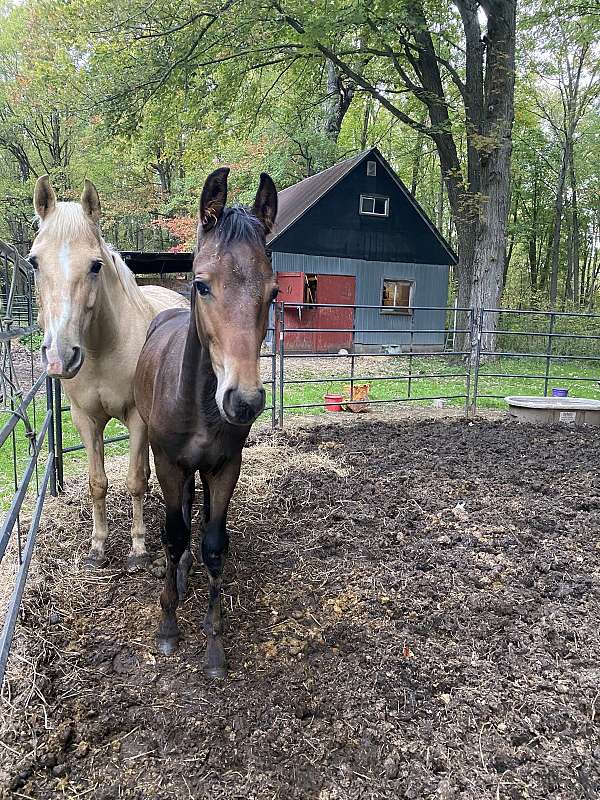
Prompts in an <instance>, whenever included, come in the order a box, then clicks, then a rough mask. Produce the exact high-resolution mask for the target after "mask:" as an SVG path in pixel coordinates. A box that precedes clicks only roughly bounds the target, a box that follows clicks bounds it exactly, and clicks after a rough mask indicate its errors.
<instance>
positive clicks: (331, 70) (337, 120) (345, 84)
mask: <svg viewBox="0 0 600 800" xmlns="http://www.w3.org/2000/svg"><path fill="white" fill-rule="evenodd" d="M325 69H326V71H327V99H326V101H325V134H326V136H328V137H329V138H330V139H331V140H332V141H333V142H337V140H338V137H339V135H340V131H341V129H342V122H343V121H344V117H345V116H346V112H347V111H348V109H349V108H350V103H351V102H352V99H353V97H354V92H355V89H356V87H355V84H354V81H352V80H350V79H348V78H344V79H342V77H341V76H340V75H339V74H338V72H337V70H336V68H335V64H334V63H333V61H331V60H330V59H329V58H327V59H326V60H325Z"/></svg>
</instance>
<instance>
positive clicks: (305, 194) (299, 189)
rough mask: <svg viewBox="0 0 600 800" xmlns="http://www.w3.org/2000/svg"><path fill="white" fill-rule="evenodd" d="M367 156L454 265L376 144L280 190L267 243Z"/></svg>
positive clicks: (438, 235)
mask: <svg viewBox="0 0 600 800" xmlns="http://www.w3.org/2000/svg"><path fill="white" fill-rule="evenodd" d="M367 158H375V159H377V160H378V161H379V162H380V164H381V165H382V166H383V167H384V169H386V170H387V172H388V173H389V174H390V176H391V177H392V178H393V180H394V181H395V183H396V185H397V186H398V188H399V189H400V191H401V193H402V194H403V195H404V198H405V199H406V201H407V202H408V203H410V204H411V205H412V206H413V207H414V208H415V209H416V211H417V212H418V214H419V215H420V216H421V217H422V219H423V221H424V222H425V224H426V225H427V227H428V228H429V230H430V231H431V233H432V234H433V236H435V238H436V239H437V240H438V241H439V243H440V244H441V245H442V247H443V248H444V249H445V250H446V252H447V253H448V256H449V259H450V263H453V264H456V262H457V261H458V259H457V256H456V253H455V252H454V251H453V250H452V248H451V247H450V245H449V244H448V242H447V241H446V240H445V239H444V237H443V236H442V234H441V233H440V232H439V231H438V229H437V228H436V227H435V225H434V224H433V222H432V221H431V220H430V219H429V217H428V216H427V214H426V213H425V211H424V210H423V209H422V208H421V206H420V205H419V203H418V202H417V201H416V200H415V198H414V197H413V196H412V194H411V193H410V192H409V191H408V189H407V188H406V186H405V185H404V183H403V182H402V181H401V180H400V178H399V177H398V175H397V174H396V173H395V171H394V170H393V169H392V167H391V165H390V164H389V163H388V162H387V161H386V159H385V158H384V157H383V156H382V155H381V153H380V152H379V150H378V148H377V147H370V148H369V149H368V150H364V151H363V152H362V153H359V154H358V155H356V156H352V158H347V159H346V160H345V161H340V163H339V164H334V166H333V167H329V169H326V170H323V172H318V173H317V174H316V175H311V176H310V177H309V178H305V179H304V180H303V181H300V182H299V183H295V184H294V185H293V186H289V187H288V188H287V189H282V190H281V191H280V192H279V193H278V210H277V219H276V222H275V227H274V229H273V231H272V232H271V234H270V235H269V236H268V237H267V243H268V244H269V245H272V244H273V243H274V242H275V241H276V240H277V239H278V238H279V237H280V236H281V235H282V234H283V233H284V232H285V231H286V230H287V229H288V228H290V227H291V226H292V225H293V224H294V223H295V222H297V221H298V220H299V219H300V218H301V217H302V216H303V215H304V214H305V213H306V212H307V211H308V210H309V209H310V208H312V207H313V206H314V205H315V204H316V203H318V201H319V200H320V199H321V198H322V197H323V196H324V195H325V194H327V192H329V190H330V189H332V188H333V187H334V186H336V184H338V183H339V182H340V181H341V180H342V178H344V177H345V176H346V175H348V173H349V172H351V171H352V170H353V169H354V168H355V167H357V166H358V165H359V164H360V163H361V162H362V161H365V160H366V159H367Z"/></svg>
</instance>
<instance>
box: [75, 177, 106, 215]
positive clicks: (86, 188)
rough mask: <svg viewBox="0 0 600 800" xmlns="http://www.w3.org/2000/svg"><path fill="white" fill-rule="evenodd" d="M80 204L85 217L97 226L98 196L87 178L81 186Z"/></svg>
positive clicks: (99, 209)
mask: <svg viewBox="0 0 600 800" xmlns="http://www.w3.org/2000/svg"><path fill="white" fill-rule="evenodd" d="M80 202H81V205H82V207H83V210H84V211H85V213H86V214H87V216H88V217H90V218H91V220H92V222H95V223H96V225H97V224H98V223H99V222H100V211H101V208H100V196H99V194H98V190H97V189H96V187H95V186H94V184H93V183H92V182H91V181H88V179H87V178H86V179H85V182H84V184H83V192H82V195H81V201H80Z"/></svg>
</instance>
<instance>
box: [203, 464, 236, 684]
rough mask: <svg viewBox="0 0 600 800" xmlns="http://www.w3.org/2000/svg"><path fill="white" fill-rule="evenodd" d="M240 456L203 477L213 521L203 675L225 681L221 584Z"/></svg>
mask: <svg viewBox="0 0 600 800" xmlns="http://www.w3.org/2000/svg"><path fill="white" fill-rule="evenodd" d="M241 463H242V456H241V453H240V454H239V455H237V456H236V457H235V458H234V459H233V460H232V461H230V462H229V463H227V464H226V465H225V466H224V467H223V468H222V469H221V471H220V472H219V473H217V475H205V476H203V483H204V481H206V483H208V487H209V496H210V509H209V513H210V517H209V520H208V523H207V525H206V530H205V533H204V537H203V539H202V560H203V562H204V565H205V566H206V569H207V571H208V581H209V594H208V610H207V612H206V617H205V619H204V632H205V633H206V640H207V641H206V658H205V660H204V671H205V673H206V675H207V676H208V677H209V678H224V677H225V675H226V674H227V662H226V659H225V650H224V647H223V639H222V633H223V615H222V609H221V584H222V581H223V568H224V566H225V556H226V555H227V548H228V545H229V536H228V533H227V511H228V509H229V502H230V500H231V496H232V494H233V491H234V489H235V487H236V484H237V482H238V478H239V476H240V466H241Z"/></svg>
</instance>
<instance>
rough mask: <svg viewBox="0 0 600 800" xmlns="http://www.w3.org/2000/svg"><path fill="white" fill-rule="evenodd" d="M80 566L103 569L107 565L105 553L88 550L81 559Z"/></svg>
mask: <svg viewBox="0 0 600 800" xmlns="http://www.w3.org/2000/svg"><path fill="white" fill-rule="evenodd" d="M81 566H82V567H84V568H85V569H90V570H92V569H103V568H104V567H106V566H108V559H107V558H106V556H105V555H102V554H101V553H98V552H97V551H96V550H90V552H89V553H88V554H87V556H85V558H83V559H82V561H81Z"/></svg>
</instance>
